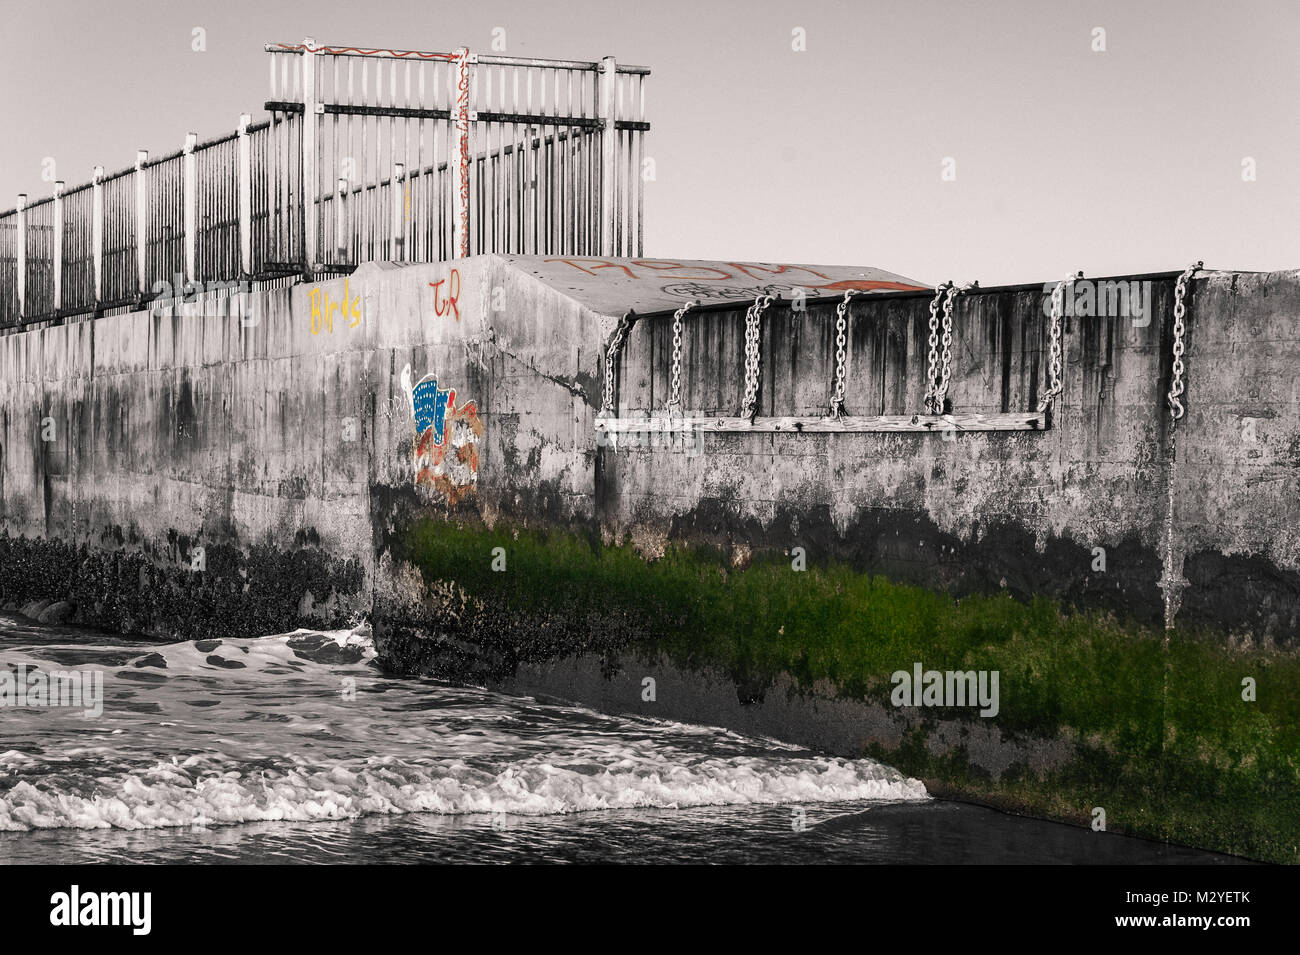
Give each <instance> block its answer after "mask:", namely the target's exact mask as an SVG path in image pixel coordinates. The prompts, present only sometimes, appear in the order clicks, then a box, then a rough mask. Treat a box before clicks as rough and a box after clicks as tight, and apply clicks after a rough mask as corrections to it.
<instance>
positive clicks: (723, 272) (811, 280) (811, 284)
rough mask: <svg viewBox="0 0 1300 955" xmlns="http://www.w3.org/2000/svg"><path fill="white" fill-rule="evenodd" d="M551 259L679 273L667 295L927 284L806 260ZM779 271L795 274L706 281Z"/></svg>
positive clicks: (597, 268)
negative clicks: (835, 272) (834, 273)
mask: <svg viewBox="0 0 1300 955" xmlns="http://www.w3.org/2000/svg"><path fill="white" fill-rule="evenodd" d="M546 261H547V262H563V263H564V264H565V265H567V266H569V267H571V268H574V269H577V270H578V271H580V272H585V273H586V274H587V275H593V276H600V275H603V274H605V273H603V272H602V270H603V269H614V270H616V277H617V273H621V277H623V278H629V279H635V280H637V281H642V280H646V279H656V278H658V279H663V278H670V279H676V280H678V281H676V282H674V283H670V284H668V285H664V286H662V287H661V291H663V292H664V293H665V294H667V295H672V296H681V297H686V298H702V299H707V298H716V299H724V298H749V297H752V296H754V295H757V294H759V293H760V292H761V291H763V290H770V291H768V294H774V293H775V292H781V291H792V290H794V289H796V288H802V289H806V290H808V291H813V290H817V291H823V292H827V293H831V292H843V291H846V290H847V289H858V290H860V291H863V292H874V291H891V292H912V291H924V290H925V287H924V286H921V285H910V284H907V283H905V282H890V281H879V280H873V279H841V280H838V281H837V280H833V279H832V278H831V277H830V276H829V275H827V274H826V273H824V272H819V271H817V270H816V269H813V268H809V267H808V266H806V265H761V264H758V263H753V262H717V263H714V264H712V265H701V264H694V265H692V264H687V263H683V262H667V261H660V260H656V259H633V260H630V261H626V260H625V261H623V262H611V261H609V260H607V259H547V260H546ZM777 276H780V277H781V278H783V279H788V280H790V283H789V284H785V283H777V284H769V285H765V286H754V285H751V284H746V285H743V286H737V285H705V284H702V283H705V282H709V283H712V282H727V281H731V282H736V281H742V282H743V281H744V280H746V279H760V280H761V279H767V278H774V277H777ZM796 280H798V281H796ZM816 280H820V281H816Z"/></svg>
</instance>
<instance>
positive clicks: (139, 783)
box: [0, 757, 928, 831]
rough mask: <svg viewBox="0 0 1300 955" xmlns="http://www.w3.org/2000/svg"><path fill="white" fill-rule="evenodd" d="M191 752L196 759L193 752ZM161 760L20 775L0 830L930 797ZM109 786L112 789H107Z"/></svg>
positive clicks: (835, 773) (733, 762)
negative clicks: (74, 784)
mask: <svg viewBox="0 0 1300 955" xmlns="http://www.w3.org/2000/svg"><path fill="white" fill-rule="evenodd" d="M190 762H191V763H192V762H194V760H192V761H190ZM193 768H195V767H193V766H191V765H188V764H187V763H181V764H173V763H161V764H159V765H157V766H154V767H153V768H152V769H150V770H148V771H144V772H137V773H133V774H130V775H123V776H120V777H116V778H113V779H112V780H109V779H105V778H101V779H100V780H99V783H100V787H99V789H100V791H97V792H94V793H92V794H90V795H88V796H87V795H78V794H75V793H73V792H60V791H59V790H58V789H57V788H53V787H51V786H50V785H49V784H50V783H51V782H54V781H53V780H51V779H50V778H49V777H46V779H45V781H44V783H43V785H42V788H37V787H36V786H33V785H32V784H30V783H28V782H20V783H18V784H16V785H15V786H13V787H12V788H11V789H10V790H8V791H7V792H6V793H4V795H3V797H0V830H9V831H26V830H30V829H60V828H76V829H106V828H118V829H155V828H166V827H178V826H193V825H196V824H197V825H230V824H235V823H242V822H265V821H278V820H289V821H304V822H307V821H313V820H324V819H349V818H355V817H358V816H366V815H376V814H401V813H414V812H431V813H444V814H463V813H490V812H497V811H501V812H507V813H511V814H519V815H555V814H561V813H571V812H585V811H591V810H601V809H634V808H637V809H644V808H663V809H678V808H685V807H689V806H723V805H744V804H753V805H762V804H769V805H770V804H779V803H814V802H840V801H863V800H876V801H902V800H908V801H910V800H923V799H927V798H928V796H927V794H926V791H925V787H924V785H922V784H921V782H920V781H918V780H915V779H907V778H905V777H903V776H902V774H900V773H898V772H897V771H895V770H892V769H890V768H888V767H886V766H883V765H881V764H879V763H876V762H874V761H872V760H868V759H861V760H843V759H831V758H820V757H814V758H804V759H799V760H785V759H779V758H777V759H773V758H752V757H732V758H726V759H721V758H711V759H704V760H701V761H699V762H697V763H695V764H694V765H691V766H683V765H676V764H663V765H653V764H650V765H648V764H646V763H645V761H643V760H635V759H630V758H629V759H624V760H621V761H619V762H617V763H615V764H613V765H610V766H607V767H604V768H596V767H590V766H586V767H583V768H581V769H574V768H567V767H564V766H558V765H554V764H552V763H546V762H534V763H522V764H512V765H509V766H506V767H505V768H503V769H501V770H499V771H496V772H492V771H487V770H483V769H476V768H473V767H471V766H469V765H468V764H466V763H465V762H464V761H460V760H452V761H446V762H443V763H440V764H437V765H434V766H418V765H412V764H409V763H404V762H402V761H401V760H397V759H392V758H376V759H373V760H371V761H369V762H368V764H367V765H366V766H365V767H364V768H361V769H359V770H357V771H351V770H348V769H345V768H332V769H324V768H316V769H311V768H307V767H299V768H296V769H293V770H290V771H288V772H284V773H275V772H269V773H264V774H263V773H256V772H255V773H247V774H246V773H240V772H238V771H229V772H224V773H212V774H208V775H199V774H197V773H192V772H191V771H190V770H191V769H193ZM103 790H107V792H104V791H103Z"/></svg>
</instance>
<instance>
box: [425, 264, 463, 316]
mask: <svg viewBox="0 0 1300 955" xmlns="http://www.w3.org/2000/svg"><path fill="white" fill-rule="evenodd" d="M444 283H445V284H446V286H447V299H446V301H444V300H443V299H442V297H441V295H440V294H439V292H440V288H441V286H442V285H443V284H444ZM429 287H430V288H432V289H433V311H434V314H436V315H438V316H442V315H445V314H446V313H447V312H454V313H455V315H456V321H458V322H459V321H460V307H459V306H458V305H457V304H456V303H457V302H458V301H459V300H460V271H459V270H458V269H452V270H451V275H450V276H449V277H448V278H445V279H439V280H438V281H436V282H430V283H429Z"/></svg>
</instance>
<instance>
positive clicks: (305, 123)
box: [301, 37, 322, 276]
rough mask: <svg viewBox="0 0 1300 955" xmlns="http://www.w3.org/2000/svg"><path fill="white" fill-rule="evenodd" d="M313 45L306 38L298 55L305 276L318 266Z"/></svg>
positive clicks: (311, 41) (317, 53) (317, 184)
mask: <svg viewBox="0 0 1300 955" xmlns="http://www.w3.org/2000/svg"><path fill="white" fill-rule="evenodd" d="M315 45H316V44H315V41H314V40H313V39H312V38H311V37H307V38H306V39H305V40H304V41H303V47H304V49H303V51H302V166H301V169H302V253H303V255H302V258H303V265H304V269H305V272H306V274H307V275H308V276H310V274H311V272H312V270H313V269H315V268H316V266H317V264H318V260H317V256H316V226H317V209H316V197H317V192H318V188H319V185H320V183H319V180H318V179H317V176H316V170H317V156H316V138H317V137H316V124H317V120H316V57H318V56H321V55H322V53H321V52H319V51H318V52H316V53H312V52H310V48H311V47H313V46H315Z"/></svg>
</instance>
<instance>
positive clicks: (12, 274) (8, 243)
mask: <svg viewBox="0 0 1300 955" xmlns="http://www.w3.org/2000/svg"><path fill="white" fill-rule="evenodd" d="M17 322H18V210H17V209H15V210H13V211H12V212H6V213H5V214H4V215H0V328H6V327H8V326H10V325H14V324H16V323H17Z"/></svg>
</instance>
